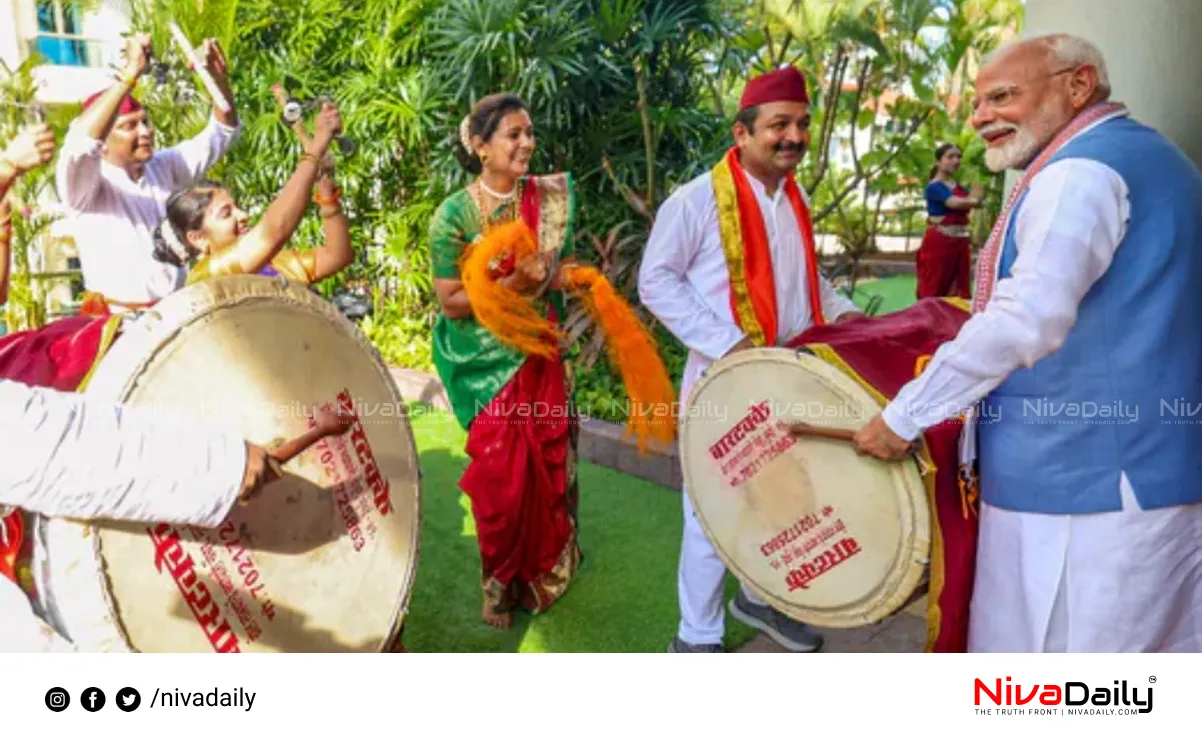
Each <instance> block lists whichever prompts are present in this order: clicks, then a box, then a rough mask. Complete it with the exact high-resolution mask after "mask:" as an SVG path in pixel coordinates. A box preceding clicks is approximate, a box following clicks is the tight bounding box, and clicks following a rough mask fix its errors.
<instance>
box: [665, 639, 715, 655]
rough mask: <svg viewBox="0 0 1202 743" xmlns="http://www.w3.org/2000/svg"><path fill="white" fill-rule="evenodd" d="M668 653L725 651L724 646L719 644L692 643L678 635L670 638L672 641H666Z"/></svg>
mask: <svg viewBox="0 0 1202 743" xmlns="http://www.w3.org/2000/svg"><path fill="white" fill-rule="evenodd" d="M668 652H669V653H725V652H726V648H724V647H722V646H721V645H692V644H690V643H687V642H685V641H684V640H682V639H680V638H679V637H674V638H672V642H670V643H668Z"/></svg>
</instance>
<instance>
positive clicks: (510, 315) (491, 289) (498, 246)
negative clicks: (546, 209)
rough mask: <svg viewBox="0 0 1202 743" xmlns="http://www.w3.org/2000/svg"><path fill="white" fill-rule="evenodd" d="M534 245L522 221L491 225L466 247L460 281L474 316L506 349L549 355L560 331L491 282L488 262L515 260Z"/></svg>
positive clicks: (531, 251) (521, 298)
mask: <svg viewBox="0 0 1202 743" xmlns="http://www.w3.org/2000/svg"><path fill="white" fill-rule="evenodd" d="M537 250H538V245H537V243H536V242H535V238H534V233H533V232H531V230H530V228H529V227H527V226H526V224H525V223H524V222H520V221H515V222H507V223H505V224H502V225H497V226H496V227H493V228H491V229H489V230H487V231H486V232H485V233H484V235H483V236H482V237H481V238H480V239H479V240H478V241H477V242H476V243H475V244H474V245H472V246H471V248H470V249H469V250H468V251H467V255H465V256H464V259H463V262H462V264H461V265H460V267H459V276H460V280H461V281H463V288H464V289H465V290H466V291H467V296H468V300H469V301H470V302H471V304H472V314H473V315H475V316H476V320H477V321H478V322H479V323H480V324H481V325H483V326H484V327H485V328H487V329H488V331H489V332H490V333H492V334H493V335H494V336H496V337H497V340H499V341H501V342H502V343H504V344H505V345H507V346H509V347H510V348H514V349H516V350H518V351H521V352H522V353H524V354H526V355H528V356H542V357H544V358H548V359H551V358H555V354H556V353H557V352H558V350H559V339H560V336H561V333H560V332H559V329H558V328H556V327H555V325H554V324H553V323H552V322H551V321H550V320H548V319H547V318H546V317H544V316H543V315H542V314H540V313H539V311H538V308H536V307H535V306H534V304H533V303H532V302H531V301H530V300H529V299H528V298H526V297H524V296H522V295H521V294H518V293H517V292H515V291H513V290H512V289H509V288H508V287H506V286H505V285H504V284H502V283H501V282H499V281H497V280H496V278H495V276H494V274H493V266H494V265H496V264H497V263H499V262H501V261H503V260H505V259H506V257H508V256H512V257H513V258H514V259H515V260H521V259H522V258H525V257H527V256H530V255H533V254H534V252H535V251H537Z"/></svg>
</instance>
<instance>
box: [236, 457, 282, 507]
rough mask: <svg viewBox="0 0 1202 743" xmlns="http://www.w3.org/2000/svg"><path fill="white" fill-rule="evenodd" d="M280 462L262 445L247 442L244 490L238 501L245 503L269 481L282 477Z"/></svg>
mask: <svg viewBox="0 0 1202 743" xmlns="http://www.w3.org/2000/svg"><path fill="white" fill-rule="evenodd" d="M280 474H281V470H280V463H279V462H278V461H277V460H276V459H275V457H273V456H271V455H270V454H268V453H267V450H266V449H264V448H263V447H261V446H256V445H254V444H252V443H249V442H247V444H246V469H245V470H244V471H243V473H242V491H241V492H240V493H238V501H239V502H241V503H245V502H246V501H248V500H249V499H250V498H251V497H253V496H255V495H257V494H258V492H259V491H260V490H262V489H263V487H264V486H266V485H267V484H269V483H272V482H274V481H276V480H278V479H279V478H280Z"/></svg>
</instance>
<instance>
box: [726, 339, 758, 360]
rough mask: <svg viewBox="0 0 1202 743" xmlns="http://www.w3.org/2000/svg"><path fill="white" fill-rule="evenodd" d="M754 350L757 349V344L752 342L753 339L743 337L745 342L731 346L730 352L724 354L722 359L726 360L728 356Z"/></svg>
mask: <svg viewBox="0 0 1202 743" xmlns="http://www.w3.org/2000/svg"><path fill="white" fill-rule="evenodd" d="M753 348H755V343H753V342H752V341H751V338H750V337H748V336H743V340H741V341H739V342H738V343H736V344H734V345H733V346H731V348H730V350H729V351H727V352H726V353H724V354H722V358H726V357H727V356H730V355H731V354H735V353H738V352H739V351H749V350H751V349H753Z"/></svg>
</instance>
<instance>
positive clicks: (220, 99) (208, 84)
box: [167, 21, 231, 113]
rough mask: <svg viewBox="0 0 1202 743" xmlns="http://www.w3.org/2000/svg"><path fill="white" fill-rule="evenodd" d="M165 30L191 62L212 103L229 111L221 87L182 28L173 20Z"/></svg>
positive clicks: (228, 105)
mask: <svg viewBox="0 0 1202 743" xmlns="http://www.w3.org/2000/svg"><path fill="white" fill-rule="evenodd" d="M167 30H168V31H170V32H171V38H173V39H175V43H176V46H178V47H179V50H180V52H181V53H182V54H183V55H184V58H185V59H187V60H188V61H189V62H191V63H192V69H193V70H194V71H195V72H196V74H197V75H199V76H200V81H201V83H203V84H204V86H205V90H207V91H208V92H209V96H210V97H211V98H212V99H213V103H214V104H216V106H217V108H218V109H220V110H221V112H222V113H229V112H230V110H231V107H230V102H229V101H227V100H226V99H225V94H224V93H222V92H221V88H219V87H217V81H215V80H214V79H213V76H212V75H210V74H209V69H208V68H207V67H205V64H204V60H202V59H201V58H200V56H199V55H197V54H196V50H195V49H193V48H192V42H190V41H188V37H187V36H185V35H184V31H183V29H181V28H180V27H179V24H178V23H176V22H175V21H172V22H171V23H169V24H167Z"/></svg>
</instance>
